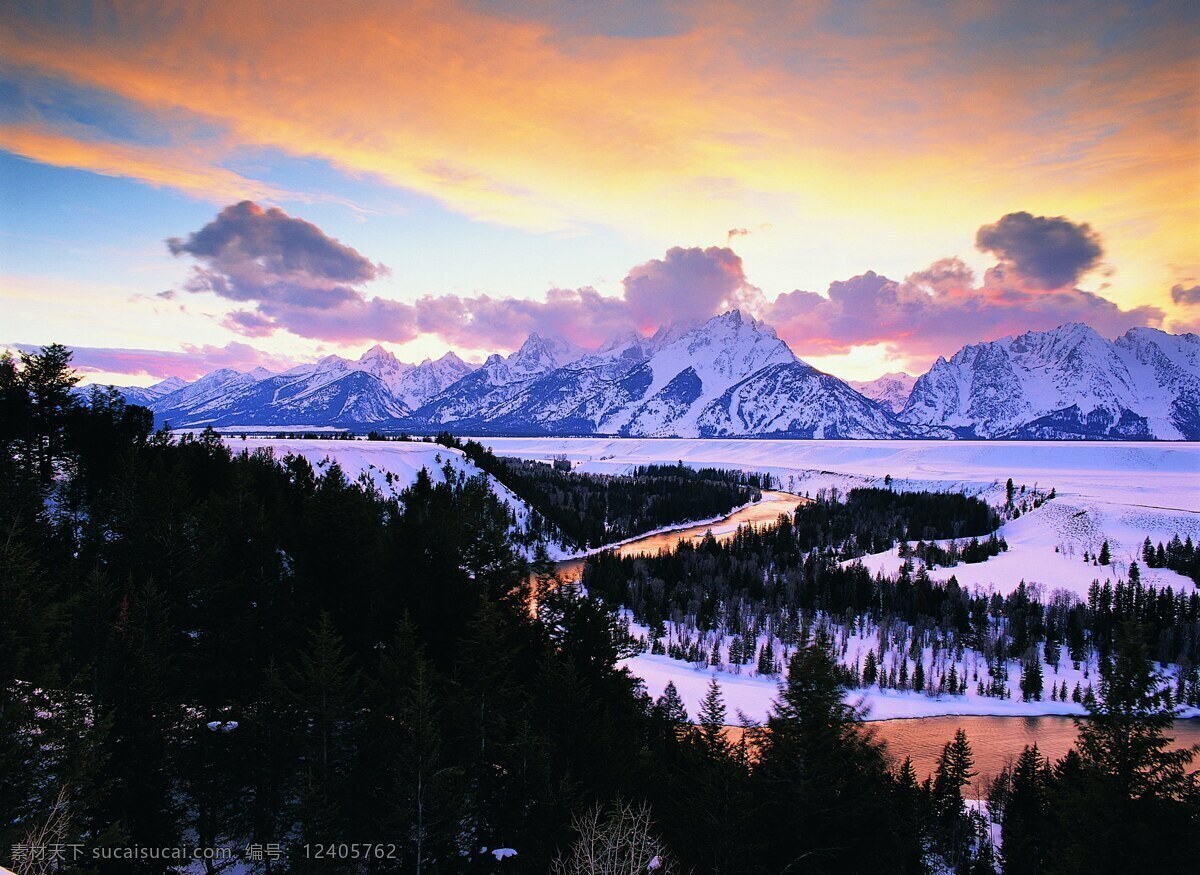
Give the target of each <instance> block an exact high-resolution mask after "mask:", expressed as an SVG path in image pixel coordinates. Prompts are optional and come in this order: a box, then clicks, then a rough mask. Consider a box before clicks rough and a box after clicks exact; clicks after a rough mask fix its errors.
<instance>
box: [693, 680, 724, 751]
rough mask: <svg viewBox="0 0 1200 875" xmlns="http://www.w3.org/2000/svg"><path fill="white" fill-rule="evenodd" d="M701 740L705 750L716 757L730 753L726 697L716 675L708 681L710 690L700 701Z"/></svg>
mask: <svg viewBox="0 0 1200 875" xmlns="http://www.w3.org/2000/svg"><path fill="white" fill-rule="evenodd" d="M698 716H699V720H700V740H701V743H702V744H703V747H704V749H705V751H707V752H708V754H709V756H711V757H713V758H714V759H719V758H721V757H724V756H726V755H728V753H729V742H728V741H726V739H725V697H724V696H723V695H722V694H721V685H720V684H719V683H717V677H716V675H713V677H712V678H711V679H710V680H709V682H708V691H707V692H706V693H705V694H704V698H703V699H702V700H701V701H700V713H699V715H698Z"/></svg>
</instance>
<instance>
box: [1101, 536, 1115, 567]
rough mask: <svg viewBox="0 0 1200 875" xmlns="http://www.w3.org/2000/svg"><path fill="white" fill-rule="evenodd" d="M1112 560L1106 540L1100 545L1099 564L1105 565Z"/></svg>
mask: <svg viewBox="0 0 1200 875" xmlns="http://www.w3.org/2000/svg"><path fill="white" fill-rule="evenodd" d="M1111 561H1112V553H1111V552H1110V551H1109V549H1108V541H1105V542H1104V543H1103V544H1101V545H1100V564H1101V565H1107V564H1108V563H1109V562H1111Z"/></svg>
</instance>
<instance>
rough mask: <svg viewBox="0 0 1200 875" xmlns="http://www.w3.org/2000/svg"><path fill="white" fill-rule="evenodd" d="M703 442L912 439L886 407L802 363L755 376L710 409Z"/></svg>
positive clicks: (703, 417)
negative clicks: (719, 439) (755, 437)
mask: <svg viewBox="0 0 1200 875" xmlns="http://www.w3.org/2000/svg"><path fill="white" fill-rule="evenodd" d="M697 431H698V433H699V436H700V437H730V436H734V435H737V436H744V435H759V434H769V435H776V436H779V437H794V438H894V437H906V436H908V435H909V434H910V432H908V431H907V430H905V429H904V428H903V427H901V426H899V425H898V423H897V422H896V421H895V419H893V417H892V416H891V413H890V411H888V410H887V409H886V408H885V407H884V406H883V405H881V404H879V403H878V402H875V401H873V400H871V399H869V398H867V397H865V396H864V395H861V394H859V393H858V392H856V391H855V390H854V389H852V388H851V387H850V386H848V385H847V384H846V383H843V382H842V381H841V380H839V379H838V378H837V377H833V376H830V375H829V374H824V373H822V372H820V371H818V370H817V369H816V368H814V367H812V366H811V365H807V364H805V363H804V362H801V361H795V362H788V363H784V364H776V365H771V366H769V367H766V368H763V369H762V370H760V371H756V372H755V373H754V374H751V375H750V376H749V377H747V378H746V379H744V380H742V381H740V382H739V383H737V384H736V385H734V386H731V387H730V388H729V389H727V390H726V391H725V392H724V393H723V394H722V395H721V396H720V397H719V398H717V399H716V400H714V401H711V402H709V403H708V404H706V405H705V407H704V410H703V411H702V412H701V414H700V417H699V419H698V420H697Z"/></svg>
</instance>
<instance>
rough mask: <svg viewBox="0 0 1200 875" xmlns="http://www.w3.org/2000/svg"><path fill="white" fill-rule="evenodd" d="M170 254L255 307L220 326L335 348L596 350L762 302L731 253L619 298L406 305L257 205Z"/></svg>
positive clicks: (552, 295) (301, 229) (557, 293)
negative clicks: (537, 340)
mask: <svg viewBox="0 0 1200 875" xmlns="http://www.w3.org/2000/svg"><path fill="white" fill-rule="evenodd" d="M167 246H168V248H169V249H170V251H171V252H172V253H173V254H175V255H184V256H190V257H191V258H193V259H195V261H196V264H195V265H194V266H193V268H192V272H191V274H190V275H189V277H188V279H187V281H186V282H185V283H184V286H183V288H184V290H185V291H189V292H193V293H198V292H211V293H213V294H215V295H217V296H219V297H221V298H224V299H226V300H230V301H236V302H238V303H239V304H244V305H250V306H247V307H241V308H238V309H235V310H233V311H232V312H230V313H228V314H227V315H226V316H225V318H224V320H223V322H222V324H223V325H224V326H225V327H226V328H229V329H230V330H232V331H235V332H237V333H239V334H242V335H244V336H247V337H265V336H268V335H270V334H272V333H274V332H275V331H279V330H283V331H288V332H290V333H292V334H295V335H298V336H300V337H307V338H313V339H317V340H327V341H335V342H339V343H354V342H359V341H366V340H371V341H389V342H393V343H404V342H406V341H409V340H412V339H414V338H415V337H417V336H418V335H419V334H422V333H426V334H437V335H439V336H440V337H442V338H443V339H444V340H446V341H447V342H448V343H450V344H452V345H457V346H466V347H471V348H476V349H478V348H512V347H515V346H518V345H520V343H521V342H522V341H523V340H524V339H525V337H526V336H528V335H529V334H530V333H531V332H535V331H536V332H538V333H541V334H545V335H547V336H551V337H562V338H565V339H568V340H570V341H572V342H574V343H577V344H579V345H581V346H585V347H588V346H591V347H594V346H597V345H599V344H600V343H602V342H604V341H605V340H607V339H609V338H611V337H612V336H613V335H615V334H618V333H624V332H628V331H641V332H645V333H649V332H652V331H654V330H655V329H657V328H658V327H659V326H660V325H665V324H668V323H671V322H675V321H681V320H682V321H686V322H694V321H699V320H701V319H705V318H707V317H709V316H712V315H713V314H714V313H718V312H721V311H722V310H726V309H729V308H731V307H737V306H741V307H746V308H748V309H751V310H753V309H755V308H757V307H759V306H761V305H762V295H761V293H760V292H759V290H758V289H757V288H755V287H754V286H752V285H750V284H749V283H748V282H747V281H746V275H745V272H744V269H743V266H742V260H741V258H739V257H738V256H737V254H736V253H734V251H733V250H732V249H729V248H728V247H717V246H712V247H709V248H707V249H701V248H698V247H694V248H683V247H674V248H672V249H669V250H667V252H666V254H665V255H664V256H663V257H662V258H655V259H651V260H649V261H647V262H645V263H643V264H639V265H637V266H636V267H634V268H633V269H632V270H631V271H629V274H628V275H627V276H626V277H625V279H624V280H623V281H622V293H621V295H620V296H619V297H612V296H605V295H601V294H600V293H599V292H597V291H596V290H595V289H593V288H590V287H584V288H579V289H550V290H549V291H548V292H547V293H546V294H545V296H544V298H543V299H541V300H537V299H532V298H494V297H491V296H490V295H476V296H465V297H464V296H459V295H440V296H431V295H427V296H424V297H422V298H420V299H418V300H417V301H415V302H413V303H405V302H400V301H394V300H390V299H387V298H382V297H368V296H367V295H366V294H364V293H363V292H362V291H361V289H360V288H359V286H361V285H362V284H364V283H367V282H370V281H372V280H375V279H377V278H378V277H379V276H381V275H382V274H383V273H384V272H385V271H386V268H384V267H383V266H382V265H379V264H375V263H373V262H371V260H370V259H368V258H367V257H366V256H364V255H362V254H361V253H359V252H358V251H356V250H355V249H353V248H351V247H350V246H347V245H345V244H343V243H341V242H339V241H337V240H335V239H333V238H331V237H329V236H327V235H326V234H325V233H324V232H323V231H322V230H321V229H320V228H318V227H317V226H316V225H313V224H311V223H309V222H306V221H304V220H303V219H299V218H295V217H293V216H289V215H287V214H286V213H285V212H283V211H282V210H280V209H278V208H271V209H264V208H263V207H261V206H259V205H258V204H256V203H253V202H251V201H243V202H241V203H237V204H233V205H231V206H228V207H226V208H225V209H223V210H222V211H221V212H220V214H219V215H218V216H217V217H216V218H215V219H214V220H213V221H211V222H209V223H208V224H207V225H205V226H204V227H203V228H201V229H200V230H199V231H196V232H195V233H193V234H190V235H189V236H188V237H187V238H186V239H181V238H172V239H170V240H168V241H167Z"/></svg>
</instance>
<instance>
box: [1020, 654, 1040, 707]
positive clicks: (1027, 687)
mask: <svg viewBox="0 0 1200 875" xmlns="http://www.w3.org/2000/svg"><path fill="white" fill-rule="evenodd" d="M1042 690H1043V680H1042V660H1041V658H1040V657H1039V656H1038V653H1037V647H1036V646H1035V647H1034V648H1033V650H1032V651H1031V652H1030V653H1029V654H1028V655H1027V656H1026V657H1025V662H1024V666H1023V667H1022V669H1021V699H1022V700H1024V701H1026V702H1029V701H1037V702H1040V701H1041V700H1042Z"/></svg>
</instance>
